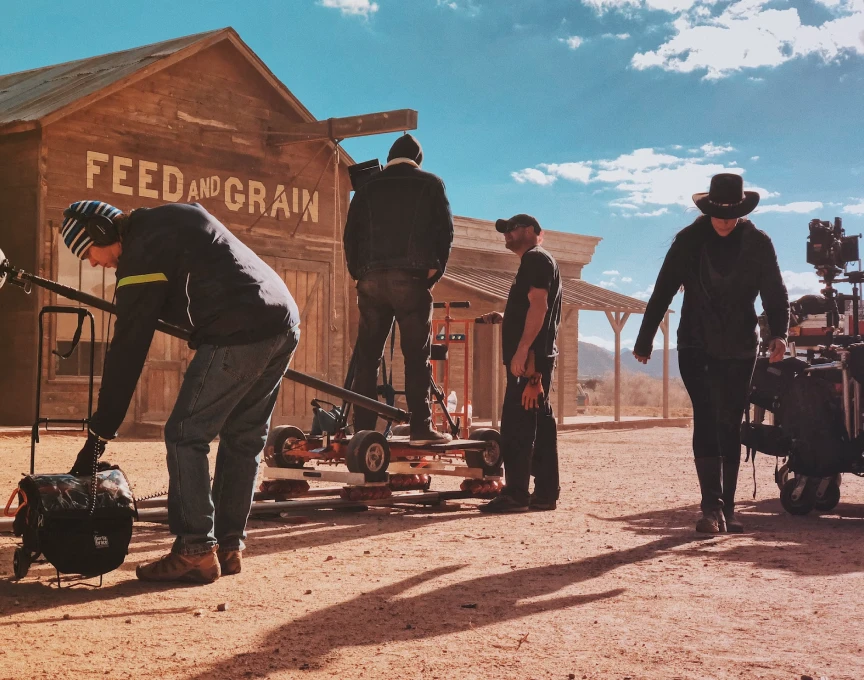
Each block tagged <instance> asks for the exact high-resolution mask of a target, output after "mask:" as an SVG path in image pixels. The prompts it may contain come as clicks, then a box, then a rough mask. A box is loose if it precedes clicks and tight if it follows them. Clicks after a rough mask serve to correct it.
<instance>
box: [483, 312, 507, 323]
mask: <svg viewBox="0 0 864 680" xmlns="http://www.w3.org/2000/svg"><path fill="white" fill-rule="evenodd" d="M477 320H478V321H480V323H492V324H495V323H501V322H502V321H504V315H503V314H502V313H501V312H487V313H486V314H483V315H481V316H478V317H477Z"/></svg>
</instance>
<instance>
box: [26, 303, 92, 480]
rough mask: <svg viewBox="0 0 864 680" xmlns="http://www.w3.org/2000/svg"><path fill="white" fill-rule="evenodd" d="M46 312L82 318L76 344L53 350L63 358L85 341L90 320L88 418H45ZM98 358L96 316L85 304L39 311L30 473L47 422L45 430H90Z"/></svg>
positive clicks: (57, 306) (49, 306) (60, 306)
mask: <svg viewBox="0 0 864 680" xmlns="http://www.w3.org/2000/svg"><path fill="white" fill-rule="evenodd" d="M46 314H74V315H75V316H77V317H78V327H77V328H76V330H75V335H74V336H73V337H72V347H71V348H69V351H68V352H66V353H65V354H61V353H60V352H58V351H57V350H56V349H55V350H52V351H51V353H52V354H54V355H56V356H58V357H60V359H61V360H63V359H68V358H69V357H70V356H72V353H73V352H74V351H75V350H76V349H77V348H78V343H79V342H80V341H81V331H82V329H83V327H84V320H85V319H89V321H90V369H89V371H88V383H87V388H88V389H87V417H86V418H43V417H42V357H43V345H44V341H45V329H44V326H45V324H44V319H45V315H46ZM95 361H96V322H95V320H94V319H93V314H91V313H90V311H89V310H87V309H83V308H82V307H67V306H64V305H48V306H47V307H43V308H42V310H41V311H40V312H39V353H38V355H37V358H36V417H35V419H34V421H33V428H32V430H31V433H30V474H31V475H32V474H35V473H36V444H37V443H38V442H39V426H40V425H45V431H46V432H47V431H48V426H49V425H51V424H54V425H78V426H79V427H80V428H81V430H82V431H83V430H86V429H87V426H88V425H89V424H90V418H91V416H92V415H93V373H94V368H95Z"/></svg>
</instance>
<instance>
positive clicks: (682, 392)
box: [588, 371, 690, 409]
mask: <svg viewBox="0 0 864 680" xmlns="http://www.w3.org/2000/svg"><path fill="white" fill-rule="evenodd" d="M593 382H594V389H593V390H592V389H588V394H589V396H590V398H591V405H592V406H612V405H613V403H614V395H615V376H614V375H613V374H612V373H609V374H607V375H605V376H603V378H600V379H597V380H594V381H593ZM662 403H663V379H662V378H654V377H652V376H650V375H645V374H644V373H630V372H628V371H622V373H621V405H622V406H660V405H661V404H662ZM669 407H670V408H673V409H681V408H690V399H689V397H688V396H687V390H686V389H684V383H683V382H682V381H681V379H680V378H670V379H669Z"/></svg>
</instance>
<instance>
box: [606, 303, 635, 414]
mask: <svg viewBox="0 0 864 680" xmlns="http://www.w3.org/2000/svg"><path fill="white" fill-rule="evenodd" d="M606 318H607V319H609V324H610V325H611V326H612V331H613V332H614V333H615V398H614V402H615V422H616V423H617V422H620V421H621V331H622V330H623V329H624V324H625V323H627V319H629V318H630V312H626V313H624V314H622V313H621V312H606Z"/></svg>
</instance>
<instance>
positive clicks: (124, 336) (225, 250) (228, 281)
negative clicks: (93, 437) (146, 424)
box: [91, 204, 300, 438]
mask: <svg viewBox="0 0 864 680" xmlns="http://www.w3.org/2000/svg"><path fill="white" fill-rule="evenodd" d="M121 237H122V244H123V252H122V254H121V255H120V260H119V263H118V266H117V298H116V299H117V320H116V323H115V326H114V335H113V337H112V339H111V344H110V346H109V348H108V355H107V357H106V359H105V369H104V373H103V375H102V387H101V388H100V390H99V404H98V408H97V411H96V413H95V414H94V415H93V418H92V420H91V429H92V430H93V431H94V432H96V433H97V434H100V435H102V436H103V437H109V438H110V437H112V436H114V433H115V432H116V431H117V428H118V427H119V426H120V423H122V422H123V418H124V417H125V416H126V411H127V409H128V408H129V403H130V402H131V400H132V393H133V392H134V391H135V386H136V384H137V383H138V378H139V376H140V375H141V369H142V367H143V366H144V360H145V359H146V358H147V352H148V350H149V349H150V343H151V341H152V339H153V333H154V331H155V328H156V321H157V320H159V319H162V320H163V321H167V322H168V323H172V324H174V325H177V326H181V327H183V328H186V329H187V330H189V331H191V339H190V341H189V346H190V347H191V348H193V349H195V348H197V347H198V346H199V345H202V344H208V345H217V346H224V345H244V344H249V343H253V342H257V341H259V340H265V339H266V338H270V337H273V336H274V335H277V334H279V333H281V332H284V331H287V330H288V329H289V328H291V327H293V326H296V325H297V324H299V323H300V314H299V312H298V310H297V305H296V304H295V302H294V299H293V298H292V297H291V293H289V292H288V288H287V287H286V285H285V282H284V281H282V279H281V278H279V275H278V274H276V272H274V271H273V270H272V269H271V268H270V267H268V266H267V265H266V264H265V263H264V262H263V261H262V260H261V259H260V258H259V257H258V256H257V255H256V254H255V253H253V252H252V251H251V250H250V249H249V248H248V247H246V246H245V245H244V244H243V243H241V242H240V240H239V239H238V238H237V237H236V236H234V235H233V234H232V233H231V232H230V231H228V229H227V228H226V227H225V226H223V225H222V224H221V223H220V222H219V221H218V220H217V219H216V218H215V217H213V216H212V215H210V214H209V213H208V212H207V211H206V210H204V208H202V207H201V206H200V205H198V204H191V205H183V204H169V205H164V206H161V207H159V208H151V209H145V208H142V209H141V210H136V211H135V212H133V213H132V215H131V216H130V217H129V220H128V222H127V223H126V224H125V225H124V226H123V228H122V231H121Z"/></svg>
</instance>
